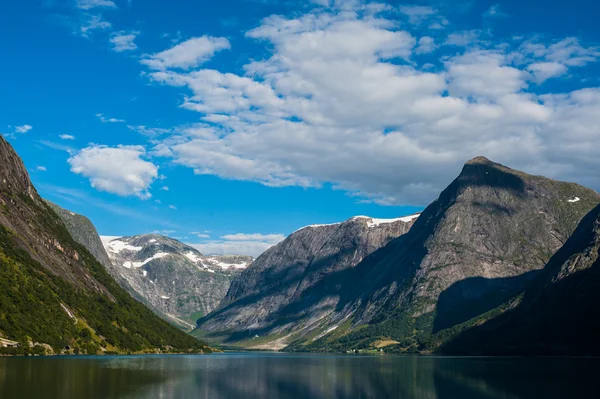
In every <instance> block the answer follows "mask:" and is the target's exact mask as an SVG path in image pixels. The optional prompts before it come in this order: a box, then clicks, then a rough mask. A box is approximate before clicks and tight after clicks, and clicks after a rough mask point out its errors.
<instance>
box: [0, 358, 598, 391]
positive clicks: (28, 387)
mask: <svg viewBox="0 0 600 399" xmlns="http://www.w3.org/2000/svg"><path fill="white" fill-rule="evenodd" d="M599 376H600V359H559V358H552V359H520V358H511V359H502V358H442V357H400V356H373V357H367V356H343V355H340V356H336V355H311V354H309V355H306V354H303V355H296V354H268V353H264V354H263V353H225V354H215V355H208V356H140V357H134V356H129V357H88V356H82V357H50V358H0V398H3V399H5V398H36V399H37V398H86V399H87V398H211V399H213V398H215V399H218V398H234V399H237V398H241V399H255V398H256V399H258V398H261V399H262V398H286V399H288V398H290V399H307V398H314V399H330V398H344V399H346V398H426V399H454V398H464V399H470V398H511V399H520V398H596V397H600V389H599V387H600V381H599V380H598V378H600V377H599Z"/></svg>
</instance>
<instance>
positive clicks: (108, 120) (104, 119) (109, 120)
mask: <svg viewBox="0 0 600 399" xmlns="http://www.w3.org/2000/svg"><path fill="white" fill-rule="evenodd" d="M96 117H98V119H100V122H102V123H125V120H123V119H117V118H107V117H106V116H104V114H96Z"/></svg>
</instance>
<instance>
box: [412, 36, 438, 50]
mask: <svg viewBox="0 0 600 399" xmlns="http://www.w3.org/2000/svg"><path fill="white" fill-rule="evenodd" d="M418 44H419V45H418V46H417V48H415V53H417V54H426V53H431V52H432V51H434V50H435V49H436V47H437V46H436V45H435V39H434V38H433V37H430V36H423V37H422V38H420V39H419V42H418Z"/></svg>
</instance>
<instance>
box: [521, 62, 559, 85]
mask: <svg viewBox="0 0 600 399" xmlns="http://www.w3.org/2000/svg"><path fill="white" fill-rule="evenodd" d="M527 70H528V71H530V72H531V73H533V75H534V77H535V80H536V81H537V82H538V83H542V82H544V81H546V80H548V79H550V78H555V77H557V76H561V75H564V74H565V73H566V72H567V70H568V68H567V67H566V66H565V65H563V64H559V63H558V62H536V63H535V64H531V65H529V66H528V67H527Z"/></svg>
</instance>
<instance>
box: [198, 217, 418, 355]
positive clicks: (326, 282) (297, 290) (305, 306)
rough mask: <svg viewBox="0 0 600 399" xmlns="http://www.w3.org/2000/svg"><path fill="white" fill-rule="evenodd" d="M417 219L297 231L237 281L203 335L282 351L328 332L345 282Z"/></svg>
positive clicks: (202, 327)
mask: <svg viewBox="0 0 600 399" xmlns="http://www.w3.org/2000/svg"><path fill="white" fill-rule="evenodd" d="M416 217H417V216H416V215H415V216H412V217H407V218H403V219H398V220H378V219H372V218H369V217H355V218H352V219H350V220H348V221H346V222H344V223H337V224H332V225H317V226H307V227H305V228H303V229H300V230H298V231H296V232H295V233H293V234H292V235H290V236H289V237H288V238H287V239H286V240H284V241H283V242H281V243H279V244H278V245H276V246H275V247H273V248H271V249H269V250H267V251H266V252H265V253H264V254H262V255H261V256H260V257H258V258H257V259H256V261H255V262H254V263H253V264H252V265H251V266H250V267H249V268H248V269H247V270H245V271H244V272H243V273H242V274H241V275H240V276H239V277H238V278H236V279H235V280H234V281H233V283H232V284H231V288H230V289H229V292H228V293H227V296H226V297H225V299H223V301H222V302H221V305H220V306H219V308H218V309H217V310H216V311H214V312H213V313H211V314H210V315H209V316H208V317H206V318H204V319H201V320H199V332H198V333H201V332H204V333H208V334H209V335H210V336H212V337H217V338H219V339H221V340H225V341H227V342H239V341H241V340H247V339H248V338H253V337H254V338H257V337H256V335H258V336H259V337H258V338H261V339H260V340H257V339H250V340H249V341H248V342H244V343H243V344H244V345H246V346H256V345H262V347H269V348H271V347H275V348H280V347H281V346H282V345H283V346H284V345H285V344H287V343H289V342H291V341H293V340H295V339H302V338H303V337H305V336H308V335H311V334H318V333H320V332H323V331H325V330H326V329H327V328H330V323H329V317H330V315H331V314H332V312H333V310H334V309H335V308H336V306H337V304H338V301H339V298H340V295H341V293H340V290H339V285H340V283H341V282H342V281H343V278H344V276H345V275H346V274H347V273H349V271H350V270H351V269H352V268H353V267H354V266H356V265H357V264H358V263H359V262H360V261H361V260H362V259H364V258H365V257H366V256H368V255H369V254H370V253H372V252H373V251H375V250H377V249H379V248H381V247H382V246H384V245H385V244H387V243H388V242H389V241H390V240H392V239H394V238H396V237H398V236H400V235H402V234H404V233H406V232H407V231H408V230H409V228H410V226H411V225H412V223H413V222H414V219H416ZM263 336H267V337H266V338H263ZM258 342H260V344H258Z"/></svg>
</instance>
